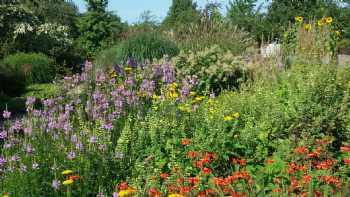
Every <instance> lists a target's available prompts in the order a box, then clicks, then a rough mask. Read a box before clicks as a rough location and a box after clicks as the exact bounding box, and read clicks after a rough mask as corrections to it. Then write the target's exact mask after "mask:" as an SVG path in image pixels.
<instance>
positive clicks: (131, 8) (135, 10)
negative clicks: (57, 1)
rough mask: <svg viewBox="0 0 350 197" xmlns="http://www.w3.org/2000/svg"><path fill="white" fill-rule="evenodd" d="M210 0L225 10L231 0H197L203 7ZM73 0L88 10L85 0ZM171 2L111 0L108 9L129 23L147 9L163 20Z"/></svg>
mask: <svg viewBox="0 0 350 197" xmlns="http://www.w3.org/2000/svg"><path fill="white" fill-rule="evenodd" d="M208 1H209V2H213V1H214V2H220V3H221V4H222V7H223V12H224V10H226V5H227V4H228V2H229V0H196V2H197V4H198V6H199V7H203V6H204V5H205V4H206V3H207V2H208ZM73 2H74V3H76V4H77V5H78V7H79V10H80V12H84V11H85V10H86V8H85V1H84V0H73ZM171 2H172V0H109V5H108V10H109V11H115V12H116V13H117V14H118V15H119V16H120V17H121V18H122V20H123V21H127V22H128V23H135V22H137V21H139V18H140V15H141V14H142V13H143V12H144V11H146V10H149V11H151V13H152V14H153V15H154V16H156V19H157V20H158V21H161V20H162V19H163V18H164V17H165V16H166V14H167V12H168V10H169V7H170V5H171Z"/></svg>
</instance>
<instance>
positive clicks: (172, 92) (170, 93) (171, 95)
mask: <svg viewBox="0 0 350 197" xmlns="http://www.w3.org/2000/svg"><path fill="white" fill-rule="evenodd" d="M169 97H170V98H177V97H179V94H178V93H177V92H176V91H170V92H169Z"/></svg>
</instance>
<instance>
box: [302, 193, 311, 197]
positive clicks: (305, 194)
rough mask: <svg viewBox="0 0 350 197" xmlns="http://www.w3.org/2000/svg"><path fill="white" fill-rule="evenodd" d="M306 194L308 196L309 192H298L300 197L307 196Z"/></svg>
mask: <svg viewBox="0 0 350 197" xmlns="http://www.w3.org/2000/svg"><path fill="white" fill-rule="evenodd" d="M307 196H309V192H302V193H301V194H300V197H307Z"/></svg>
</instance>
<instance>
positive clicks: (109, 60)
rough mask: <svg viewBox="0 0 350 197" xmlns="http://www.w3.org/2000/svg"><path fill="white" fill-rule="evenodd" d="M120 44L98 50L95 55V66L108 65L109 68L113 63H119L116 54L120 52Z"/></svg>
mask: <svg viewBox="0 0 350 197" xmlns="http://www.w3.org/2000/svg"><path fill="white" fill-rule="evenodd" d="M121 50H122V49H121V47H120V46H118V45H117V46H113V47H111V48H108V49H105V50H102V51H100V52H99V53H98V54H97V55H96V57H95V61H94V64H95V67H101V66H103V67H108V68H111V67H112V66H113V65H116V64H119V63H121V62H120V59H119V60H118V54H121Z"/></svg>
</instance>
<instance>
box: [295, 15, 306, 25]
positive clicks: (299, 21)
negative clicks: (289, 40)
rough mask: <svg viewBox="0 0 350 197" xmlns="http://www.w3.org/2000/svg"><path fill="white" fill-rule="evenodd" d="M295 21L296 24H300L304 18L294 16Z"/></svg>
mask: <svg viewBox="0 0 350 197" xmlns="http://www.w3.org/2000/svg"><path fill="white" fill-rule="evenodd" d="M294 19H295V21H296V22H298V23H302V22H303V20H304V18H303V17H302V16H296V17H295V18H294Z"/></svg>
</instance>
